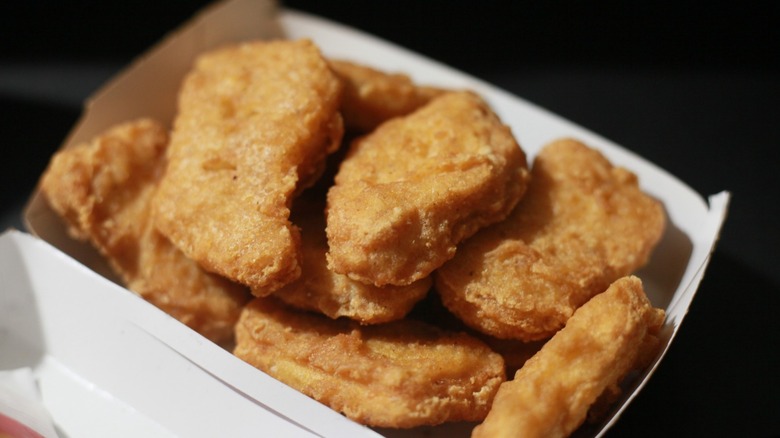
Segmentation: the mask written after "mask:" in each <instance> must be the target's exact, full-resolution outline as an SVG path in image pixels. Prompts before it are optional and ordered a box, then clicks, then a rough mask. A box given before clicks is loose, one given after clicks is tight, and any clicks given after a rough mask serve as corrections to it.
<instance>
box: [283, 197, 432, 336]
mask: <svg viewBox="0 0 780 438" xmlns="http://www.w3.org/2000/svg"><path fill="white" fill-rule="evenodd" d="M324 210H325V203H324V202H322V201H319V200H312V199H311V198H310V197H309V196H305V195H304V196H301V197H300V198H298V199H296V201H295V206H294V208H293V214H292V221H293V223H294V224H295V225H297V226H298V227H300V228H301V252H302V254H303V264H302V272H301V276H300V277H299V278H298V279H297V280H295V281H293V282H292V283H290V284H288V285H286V286H284V287H282V288H281V289H279V290H277V291H276V292H274V295H275V296H276V297H278V298H279V299H280V300H282V301H284V302H285V303H287V304H289V305H291V306H294V307H297V308H299V309H304V310H311V311H317V312H321V313H323V314H325V315H327V316H329V317H331V318H338V317H342V316H343V317H347V318H350V319H353V320H355V321H358V322H360V323H361V324H377V323H382V322H389V321H393V320H396V319H401V318H403V317H404V316H405V315H406V314H407V313H409V311H410V310H411V309H412V307H414V305H415V303H417V302H418V301H420V300H421V299H423V298H424V297H425V295H426V294H427V293H428V290H429V289H430V288H431V284H432V283H433V280H432V279H431V277H425V278H423V279H421V280H418V281H416V282H414V283H412V284H410V285H408V286H392V285H391V286H385V287H377V286H374V285H370V284H365V283H361V282H359V281H355V280H352V279H350V278H349V277H347V276H346V275H341V274H336V273H334V272H332V271H331V270H329V269H328V267H327V261H326V259H325V253H326V252H327V250H328V242H327V239H326V237H325V212H324Z"/></svg>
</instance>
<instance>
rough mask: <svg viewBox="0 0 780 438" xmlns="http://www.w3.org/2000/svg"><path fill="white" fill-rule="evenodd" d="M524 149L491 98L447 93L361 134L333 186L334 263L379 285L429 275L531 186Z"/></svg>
mask: <svg viewBox="0 0 780 438" xmlns="http://www.w3.org/2000/svg"><path fill="white" fill-rule="evenodd" d="M527 177H528V171H527V167H526V160H525V154H524V153H523V151H522V150H521V149H520V147H519V146H518V144H517V142H516V141H515V139H514V137H513V136H512V133H511V131H510V129H509V127H507V126H506V125H503V124H502V123H501V121H500V120H499V119H498V117H497V116H496V115H495V114H494V113H493V112H492V111H491V110H490V108H489V107H488V105H487V104H486V103H485V102H484V101H483V100H482V99H481V98H480V97H478V96H477V95H475V94H473V93H469V92H458V93H448V94H445V95H442V96H440V97H438V98H436V99H434V100H433V101H431V103H429V104H428V105H426V106H424V107H423V108H421V109H419V110H417V111H416V112H414V113H412V114H410V115H408V116H406V117H400V118H395V119H393V120H390V121H388V122H386V123H384V124H382V125H381V126H380V127H379V128H377V129H376V130H375V131H374V132H372V133H371V134H369V135H367V136H365V137H362V138H359V139H357V140H356V141H354V142H353V143H352V145H351V149H350V151H349V153H348V154H347V156H346V158H345V159H344V161H343V162H342V163H341V167H340V169H339V172H338V174H337V175H336V178H335V185H334V186H333V187H331V189H330V190H329V192H328V207H327V235H328V245H329V247H330V250H329V252H328V266H329V268H330V269H332V270H333V271H335V272H338V273H340V274H346V275H348V276H350V277H351V278H354V279H357V280H359V281H363V282H366V283H371V284H374V285H377V286H384V285H387V284H395V285H405V284H410V283H412V282H414V281H416V280H419V279H421V278H424V277H426V276H428V275H429V274H430V273H431V272H432V271H433V270H434V269H436V268H437V267H439V266H441V264H442V263H444V262H445V261H446V260H448V259H450V258H451V257H452V256H453V255H454V254H455V248H456V245H457V244H458V243H459V242H461V241H462V240H463V239H465V238H466V237H468V236H470V235H472V234H474V233H475V232H476V231H477V230H478V229H480V228H481V227H484V226H486V225H489V224H492V223H494V222H497V221H500V220H502V219H504V218H505V217H506V215H507V214H509V212H510V211H511V209H512V208H513V207H514V205H515V204H516V203H517V201H518V200H519V199H520V198H521V196H522V195H523V193H524V192H525V187H526V180H527Z"/></svg>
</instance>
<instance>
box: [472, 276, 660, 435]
mask: <svg viewBox="0 0 780 438" xmlns="http://www.w3.org/2000/svg"><path fill="white" fill-rule="evenodd" d="M663 320H664V311H663V310H661V309H656V308H653V307H652V305H651V304H650V302H649V301H648V300H647V297H646V296H645V293H644V290H643V289H642V283H641V281H640V280H639V279H638V278H636V277H624V278H621V279H619V280H617V281H616V282H615V283H613V284H612V285H610V286H609V288H608V289H607V290H606V292H604V293H601V294H598V295H596V296H595V297H593V298H592V299H591V300H590V301H588V302H587V303H586V304H585V305H583V306H582V307H580V308H579V309H578V310H577V311H576V312H574V315H572V317H571V318H570V319H569V321H568V323H567V324H566V327H564V328H563V329H562V330H561V331H559V332H558V333H556V334H555V336H553V337H552V339H550V340H549V341H548V342H547V343H546V344H545V345H544V347H542V349H541V350H540V351H539V352H538V353H537V354H535V355H534V356H533V357H532V358H531V359H529V360H528V362H526V364H525V366H523V367H522V368H521V369H520V370H519V371H518V372H517V373H516V374H515V378H514V380H512V381H508V382H505V383H503V384H502V385H501V388H500V389H499V390H498V394H496V397H495V399H494V401H493V406H492V408H491V410H490V413H489V414H488V415H487V418H485V421H484V422H483V423H482V424H481V425H479V426H477V427H476V428H475V429H474V431H473V433H472V437H474V438H483V437H484V438H486V437H565V436H569V435H570V434H571V433H572V432H574V430H576V429H577V428H578V427H579V426H580V425H581V424H582V423H583V422H584V421H585V418H586V416H587V414H588V410H589V409H590V407H591V406H592V405H593V404H594V403H596V402H597V400H598V399H599V397H600V396H601V395H602V394H605V393H610V394H614V393H616V392H618V391H619V388H618V383H619V382H620V381H621V380H622V379H623V378H624V376H626V374H628V373H629V372H630V371H632V370H633V369H635V368H636V367H637V365H638V362H641V357H642V356H643V355H646V354H647V352H644V351H642V349H643V348H644V347H646V346H648V345H657V343H652V342H647V339H648V338H655V337H656V334H657V333H658V331H659V329H660V327H661V325H662V324H663ZM609 398H612V397H611V396H610V397H609Z"/></svg>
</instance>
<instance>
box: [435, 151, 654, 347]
mask: <svg viewBox="0 0 780 438" xmlns="http://www.w3.org/2000/svg"><path fill="white" fill-rule="evenodd" d="M665 220H666V217H665V213H664V210H663V207H662V205H661V204H660V203H659V202H658V201H657V200H655V199H653V198H651V197H649V196H647V195H646V194H644V193H643V192H642V191H641V189H640V188H639V186H638V181H637V178H636V176H635V175H634V174H633V173H631V172H629V171H628V170H626V169H623V168H620V167H613V166H612V165H611V164H610V163H609V161H607V159H606V158H605V157H604V156H603V155H601V154H600V153H599V152H598V151H596V150H594V149H591V148H589V147H587V146H585V145H584V144H582V143H579V142H577V141H575V140H569V139H566V140H561V141H557V142H553V143H552V144H550V145H548V146H546V147H545V148H543V149H542V151H540V153H539V155H538V156H537V158H536V160H535V162H534V165H533V168H532V170H531V183H530V185H529V187H528V192H527V193H526V195H525V197H524V198H523V200H522V201H521V202H520V204H519V205H518V206H517V208H516V209H515V210H514V211H513V212H512V214H511V215H510V216H509V217H508V218H507V219H506V220H505V221H504V222H501V223H500V224H496V225H494V226H491V227H488V228H485V229H484V230H482V231H480V232H479V233H477V234H476V235H475V236H474V237H472V238H471V239H469V240H468V241H466V242H464V244H463V245H462V246H461V247H460V248H459V249H458V253H457V255H456V256H455V257H454V258H453V259H452V260H450V261H449V262H448V263H446V264H445V265H444V266H442V267H441V268H440V269H439V270H437V272H436V274H435V275H434V283H435V285H436V289H437V290H438V292H439V294H440V295H441V297H442V302H443V303H444V305H445V306H446V307H447V308H448V309H450V311H452V312H453V313H454V314H456V315H457V316H458V317H459V318H461V319H462V320H463V321H464V322H466V324H468V325H469V326H471V327H473V328H475V329H477V330H480V331H482V332H484V333H487V334H491V335H493V336H496V337H500V338H513V339H520V340H524V341H532V340H538V339H543V338H546V337H549V336H552V335H553V334H554V333H555V332H556V331H557V330H559V329H560V328H561V327H563V325H564V324H565V323H566V320H567V319H568V318H569V317H570V316H571V314H572V313H573V312H574V310H575V309H576V308H577V307H579V306H580V305H582V304H583V303H585V302H586V301H587V300H588V299H590V298H591V297H592V296H593V295H595V294H597V293H599V292H601V291H603V290H604V289H606V287H607V286H609V284H610V283H611V282H613V281H615V280H616V279H618V278H620V277H622V276H625V275H628V274H630V273H632V272H633V271H634V270H636V269H637V268H639V267H641V266H642V265H643V264H645V263H646V261H647V260H648V258H649V257H650V254H651V252H652V250H653V248H654V247H655V245H656V244H657V242H658V241H659V239H660V238H661V235H662V234H663V230H664V224H665Z"/></svg>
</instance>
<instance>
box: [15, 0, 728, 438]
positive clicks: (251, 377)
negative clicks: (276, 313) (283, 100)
mask: <svg viewBox="0 0 780 438" xmlns="http://www.w3.org/2000/svg"><path fill="white" fill-rule="evenodd" d="M280 37H285V38H293V39H295V38H311V39H312V40H313V41H314V42H315V43H316V44H317V45H318V46H319V47H320V48H321V49H322V51H323V53H324V54H325V55H326V56H329V57H334V58H343V59H351V60H354V61H357V62H360V63H363V64H367V65H372V66H375V67H378V68H381V69H384V70H388V71H401V72H404V73H407V74H409V75H410V76H411V77H412V78H413V79H414V80H415V81H416V82H418V83H421V84H430V85H436V86H442V87H452V88H469V89H472V90H475V91H476V92H478V93H480V94H481V95H482V96H483V97H485V98H486V100H487V101H488V102H489V103H490V104H491V105H492V107H493V109H494V110H495V111H496V112H497V113H498V115H499V116H500V117H501V118H502V120H503V121H504V122H505V123H507V124H508V125H510V126H511V128H512V130H513V132H514V134H515V136H516V137H517V139H518V141H519V143H520V144H521V146H522V147H523V149H524V150H525V151H526V153H527V155H528V157H529V160H532V159H533V157H534V156H535V154H536V152H537V151H538V150H539V149H540V148H541V147H542V146H543V145H544V144H546V143H548V142H549V141H551V140H554V139H557V138H561V137H574V138H577V139H580V140H582V141H584V142H585V143H587V144H589V145H590V146H593V147H596V148H598V149H599V150H601V151H602V152H603V153H604V154H605V155H606V156H607V157H608V158H609V159H610V160H611V161H612V162H613V163H615V164H617V165H621V166H625V167H627V168H628V169H631V170H632V171H634V172H635V173H636V174H637V175H638V176H639V179H640V183H641V186H642V188H643V189H644V190H645V191H646V192H647V193H649V194H650V195H652V196H654V197H656V198H657V199H659V200H661V201H662V202H663V204H664V206H665V208H666V212H667V215H668V228H667V231H666V233H665V235H664V237H663V238H662V241H661V242H660V244H659V246H658V248H657V249H656V251H655V253H654V255H653V258H652V260H651V261H650V263H649V264H648V266H646V267H645V268H643V269H642V270H641V271H640V272H639V273H638V275H639V276H640V277H641V278H642V279H643V281H644V284H645V288H646V290H647V292H648V296H649V297H650V300H651V301H652V302H653V304H654V305H655V306H657V307H661V308H664V309H666V312H667V320H666V324H665V327H664V330H663V332H662V341H663V348H662V349H661V351H660V352H659V354H658V356H657V357H656V359H655V361H654V362H653V364H652V365H651V367H650V368H649V369H648V370H647V371H646V372H645V373H644V374H643V375H641V376H638V377H637V378H635V379H634V380H633V381H632V382H629V385H628V386H627V388H626V391H625V395H624V397H623V399H622V400H620V401H619V402H618V403H617V404H616V406H615V408H614V410H613V412H612V415H611V416H610V417H609V418H608V419H607V420H605V421H604V422H603V423H602V424H600V425H597V427H595V428H593V429H592V430H593V432H592V434H593V435H596V436H600V435H602V434H603V433H604V432H605V431H606V430H607V429H608V428H609V427H610V426H612V425H613V424H614V423H615V421H617V419H618V417H619V415H620V413H621V412H623V410H624V409H626V408H627V406H628V405H629V402H630V401H631V400H632V399H633V398H634V397H635V396H636V394H637V393H638V392H639V391H640V389H641V388H642V387H643V386H644V385H645V384H647V382H648V379H649V377H650V376H651V375H652V373H653V371H654V370H655V369H656V367H657V366H658V363H660V361H661V360H662V358H663V356H664V355H665V353H666V351H667V349H668V347H669V345H670V344H671V342H672V341H673V339H674V337H675V334H676V333H677V331H678V330H679V328H680V324H681V323H682V321H683V318H684V317H685V314H686V313H687V311H688V308H689V306H690V303H691V300H692V299H693V297H694V295H695V293H696V290H697V288H698V286H699V283H700V281H701V279H702V277H703V275H704V273H705V270H706V267H707V264H708V262H709V258H710V256H711V254H712V252H713V250H714V246H715V243H716V241H717V238H718V235H719V232H720V229H721V227H722V224H723V221H724V220H725V216H726V212H727V208H728V202H729V197H730V195H729V193H727V192H722V193H718V194H715V195H712V196H710V197H709V198H708V199H706V200H705V199H703V198H702V197H701V196H700V195H699V194H697V193H695V192H694V191H693V190H691V189H690V188H689V187H688V186H686V185H685V184H684V183H682V182H681V181H679V180H678V179H676V178H675V177H674V176H672V175H670V174H668V173H667V172H665V171H664V170H663V169H660V168H658V167H657V166H655V165H653V164H652V163H649V162H647V161H645V160H643V159H642V158H641V157H639V156H637V155H636V154H633V153H632V152H630V151H629V150H627V149H624V148H622V147H620V146H618V145H616V144H614V143H612V142H610V141H609V140H607V139H604V138H602V137H600V136H599V135H597V134H595V133H593V132H590V131H588V130H587V129H585V128H582V127H579V126H577V125H575V124H573V123H571V122H569V121H566V120H564V119H562V118H560V117H558V116H556V115H554V114H552V113H550V112H548V111H546V110H544V109H542V108H539V107H537V106H535V105H533V104H531V103H529V102H527V101H524V100H523V99H521V98H518V97H516V96H513V95H510V94H509V93H507V92H505V91H502V90H500V89H498V88H496V87H494V86H491V85H490V84H487V83H485V82H483V81H480V80H478V79H476V78H473V77H470V76H468V75H465V74H463V73H460V72H458V71H455V70H453V69H451V68H448V67H446V66H444V65H442V64H439V63H437V62H435V61H433V60H430V59H427V58H425V57H422V56H420V55H417V54H414V53H411V52H409V51H407V50H405V49H403V48H400V47H397V46H395V45H393V44H391V43H388V42H385V41H382V40H379V39H377V38H375V37H372V36H370V35H367V34H365V33H361V32H358V31H356V30H353V29H350V28H347V27H344V26H341V25H339V24H336V23H332V22H329V21H326V20H323V19H320V18H317V17H313V16H310V15H306V14H302V13H299V12H295V11H291V10H284V9H281V10H278V9H276V8H275V5H273V4H272V3H271V2H269V1H267V0H266V1H264V0H228V1H223V2H219V3H215V4H214V5H212V6H211V7H209V8H207V9H206V10H205V11H204V12H203V13H201V14H199V15H198V16H196V17H195V18H193V19H192V20H191V21H190V22H188V23H186V24H185V25H184V26H183V27H182V28H181V29H179V30H177V31H175V32H173V33H172V34H170V35H169V36H168V37H167V38H165V39H164V40H163V41H162V42H160V43H159V44H158V45H157V46H155V47H154V48H152V49H151V50H150V51H149V52H147V53H146V54H145V55H143V56H142V57H141V58H139V59H138V60H137V61H136V62H134V63H133V64H132V65H131V66H129V67H128V68H127V69H126V70H124V71H123V72H122V73H120V74H119V75H118V76H117V77H116V78H114V79H113V80H111V81H110V82H109V83H108V84H106V85H105V86H104V87H103V88H102V89H101V90H100V91H98V92H97V93H96V94H95V95H94V97H92V98H91V99H90V100H89V101H88V102H87V104H86V106H85V110H84V113H83V115H82V117H81V119H80V120H79V122H78V123H77V125H76V126H75V127H74V129H73V130H72V131H71V133H70V135H69V137H68V138H67V140H66V141H65V142H64V144H63V145H62V147H69V146H71V145H73V144H75V143H78V142H81V141H85V140H88V139H89V138H91V137H92V136H94V135H96V134H97V133H99V132H101V131H103V130H104V129H106V128H107V127H109V126H111V125H113V124H115V123H118V122H121V121H125V120H128V119H131V118H135V117H139V116H150V117H155V118H157V119H159V120H161V121H163V122H167V123H170V122H171V121H172V120H173V117H174V114H175V106H176V93H177V92H178V86H179V83H180V81H181V78H182V77H183V75H184V74H185V73H186V72H187V70H188V69H189V68H190V66H191V64H192V61H193V59H194V57H195V56H196V55H197V54H198V53H201V52H203V51H204V50H207V49H210V48H213V47H216V46H218V45H221V44H224V43H228V42H234V41H240V40H248V39H258V38H262V39H268V38H280ZM25 220H26V224H27V227H28V230H29V231H30V233H31V234H26V233H22V232H19V231H8V232H6V233H5V234H3V235H2V236H1V237H0V370H2V369H13V368H18V367H30V368H32V369H33V371H34V374H35V376H36V377H37V383H38V386H39V389H40V395H41V401H42V403H43V404H44V406H45V407H46V408H47V409H48V410H49V411H50V413H51V415H52V418H53V420H54V423H55V425H56V427H57V428H58V431H59V433H60V435H61V436H63V437H91V436H186V437H200V436H203V437H210V436H232V437H240V436H280V437H281V436H323V437H343V436H350V437H351V436H361V437H363V436H365V437H369V436H379V435H380V434H381V435H385V436H398V437H417V436H448V437H451V436H468V435H469V433H470V431H471V428H472V427H473V425H472V424H452V425H445V426H439V427H433V428H418V429H412V430H400V431H394V430H384V429H383V430H378V431H375V430H372V429H369V428H366V427H363V426H360V425H357V424H355V423H353V422H351V421H349V420H347V419H345V418H344V417H342V416H341V415H339V414H337V413H335V412H334V411H332V410H330V409H329V408H327V407H325V406H323V405H321V404H319V403H318V402H315V401H313V400H311V399H310V398H308V397H306V396H304V395H302V394H300V393H298V392H297V391H295V390H292V389H290V388H289V387H287V386H285V385H283V384H281V383H279V382H277V381H276V380H274V379H272V378H270V377H269V376H267V375H266V374H264V373H262V372H260V371H258V370H256V369H254V368H252V367H251V366H249V365H247V364H245V363H244V362H242V361H240V360H239V359H237V358H235V357H233V356H232V355H231V354H230V353H229V352H227V351H225V350H223V349H221V348H220V347H218V346H216V345H215V344H213V343H211V342H209V341H208V340H206V339H205V338H203V337H201V336H200V335H198V334H197V333H195V332H193V331H192V330H190V329H189V328H187V327H186V326H184V325H182V324H180V323H179V322H178V321H176V320H174V319H173V318H171V317H169V316H168V315H166V314H164V313H163V312H161V311H159V310H158V309H156V308H155V307H154V306H152V305H151V304H148V303H146V302H144V301H143V300H142V299H141V298H139V297H137V296H136V295H134V294H132V293H131V292H129V291H128V290H127V289H124V288H122V287H120V286H118V285H117V284H116V283H115V282H112V281H111V280H112V279H113V276H112V275H111V274H110V273H109V272H108V270H107V269H106V266H105V263H104V262H103V261H102V260H101V259H100V258H99V257H97V256H96V253H95V252H94V251H93V250H92V249H91V248H89V247H87V246H85V245H83V244H79V243H77V242H74V241H73V240H71V239H70V238H69V237H68V236H67V233H65V229H64V226H63V225H62V223H61V222H60V220H59V218H57V217H56V215H55V214H54V213H53V212H52V211H51V210H50V209H49V208H48V206H47V205H46V203H45V202H43V200H42V199H41V197H40V195H39V194H38V193H34V194H33V196H32V198H31V200H30V202H29V204H28V206H27V209H26V212H25ZM651 384H652V383H651ZM589 430H590V429H589Z"/></svg>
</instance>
